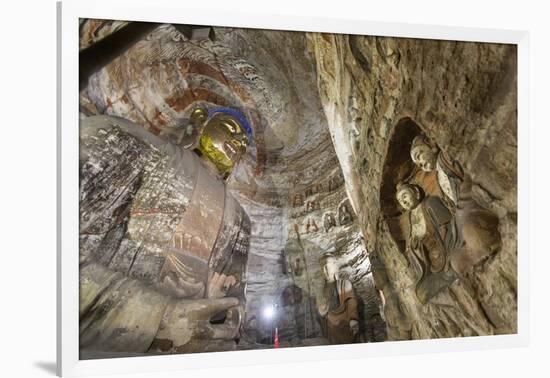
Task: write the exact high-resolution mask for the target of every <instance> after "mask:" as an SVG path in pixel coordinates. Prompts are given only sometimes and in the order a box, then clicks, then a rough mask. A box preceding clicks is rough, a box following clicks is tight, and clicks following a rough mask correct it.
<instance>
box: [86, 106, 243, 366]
mask: <svg viewBox="0 0 550 378" xmlns="http://www.w3.org/2000/svg"><path fill="white" fill-rule="evenodd" d="M204 208H208V209H209V211H208V212H205V211H203V209H204ZM249 234H250V221H249V219H248V217H247V215H246V213H245V212H244V211H243V209H242V208H241V207H240V205H239V204H238V203H237V202H236V201H235V199H234V198H233V197H232V196H231V194H230V193H229V192H228V191H227V190H226V188H225V185H224V183H223V182H221V181H220V180H218V179H216V178H215V177H213V176H211V175H209V174H208V172H206V171H205V169H204V167H203V166H202V163H201V161H200V159H199V158H198V157H197V156H196V155H195V154H193V153H192V152H190V151H186V150H184V149H182V148H181V147H178V146H174V145H172V144H170V143H166V142H165V141H163V140H162V139H160V138H159V137H157V136H155V135H153V134H151V133H150V132H148V131H147V130H145V129H144V128H142V127H140V126H138V125H136V124H133V123H131V122H129V121H126V120H123V119H120V118H115V117H107V116H97V117H90V118H86V119H83V120H81V125H80V334H79V340H80V348H81V353H84V356H85V355H86V353H92V354H93V353H96V352H100V353H103V355H105V354H108V353H159V352H160V353H181V352H204V351H210V350H231V349H235V347H236V340H237V339H238V337H239V328H240V323H241V313H242V312H243V310H244V305H245V298H244V289H245V285H246V279H245V271H246V269H245V268H246V262H247V254H248V237H249ZM81 355H82V354H81Z"/></svg>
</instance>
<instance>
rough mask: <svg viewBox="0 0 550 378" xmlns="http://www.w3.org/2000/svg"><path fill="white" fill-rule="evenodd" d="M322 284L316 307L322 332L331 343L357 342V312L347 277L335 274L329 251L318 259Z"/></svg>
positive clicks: (332, 258) (335, 270)
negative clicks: (321, 269) (321, 272)
mask: <svg viewBox="0 0 550 378" xmlns="http://www.w3.org/2000/svg"><path fill="white" fill-rule="evenodd" d="M320 263H321V266H323V274H324V278H325V283H324V287H323V292H322V296H321V298H320V300H319V304H318V310H319V314H320V316H321V328H322V330H323V334H324V335H325V337H326V338H327V339H328V340H329V342H330V343H331V344H349V343H353V342H356V341H357V338H358V334H359V312H358V310H357V304H358V302H357V297H356V296H355V292H354V291H353V286H352V284H351V282H350V280H348V279H341V278H340V277H339V275H338V270H339V269H338V263H337V261H336V258H335V256H334V255H333V254H331V253H325V254H324V255H323V256H322V257H321V260H320Z"/></svg>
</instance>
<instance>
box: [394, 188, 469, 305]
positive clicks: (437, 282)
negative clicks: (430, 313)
mask: <svg viewBox="0 0 550 378" xmlns="http://www.w3.org/2000/svg"><path fill="white" fill-rule="evenodd" d="M396 198H397V201H398V202H399V205H400V206H401V207H402V208H403V209H404V210H405V211H406V212H407V213H406V215H407V217H408V221H409V222H408V224H409V229H408V232H407V235H406V236H407V250H406V253H407V258H408V260H409V263H410V266H411V268H412V269H413V271H414V273H415V275H416V283H415V284H416V295H417V297H418V300H419V301H420V302H422V303H427V302H428V301H429V300H430V299H431V298H433V297H434V296H435V295H437V294H438V293H439V292H441V291H442V290H444V289H446V288H447V287H449V286H450V285H451V284H452V283H453V282H455V281H456V280H457V278H458V276H457V274H456V272H455V271H454V270H453V269H452V267H451V266H450V262H451V255H452V254H453V253H455V252H456V250H457V249H461V248H462V247H463V242H462V239H461V235H460V232H459V230H458V227H457V224H456V222H455V219H454V217H453V214H452V213H451V212H450V210H449V209H448V208H447V207H446V206H445V204H444V202H443V201H442V200H441V199H440V198H439V197H434V196H425V195H424V192H423V191H422V189H421V188H420V187H419V186H418V185H413V184H407V183H405V184H400V185H399V186H398V187H397V192H396Z"/></svg>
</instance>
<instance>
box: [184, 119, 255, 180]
mask: <svg viewBox="0 0 550 378" xmlns="http://www.w3.org/2000/svg"><path fill="white" fill-rule="evenodd" d="M195 113H197V114H195ZM193 116H196V117H197V118H203V114H202V113H200V112H199V111H198V110H197V111H195V112H194V113H193V115H192V118H193ZM247 146H248V137H247V135H246V134H245V132H244V131H243V127H242V126H241V125H240V123H239V122H238V121H237V120H236V119H235V118H234V117H233V116H231V115H228V114H224V113H218V114H215V115H214V116H212V118H210V119H209V120H208V121H207V122H206V125H205V126H204V129H203V131H202V134H201V136H200V139H199V150H200V151H201V153H202V154H203V155H204V156H205V157H206V158H208V159H209V160H210V161H211V162H212V163H214V164H215V165H216V167H217V168H218V170H219V171H220V172H221V173H228V172H230V171H231V169H232V168H233V166H234V165H235V164H236V163H237V162H238V161H239V159H240V158H241V156H242V155H243V154H244V153H245V152H246V147H247Z"/></svg>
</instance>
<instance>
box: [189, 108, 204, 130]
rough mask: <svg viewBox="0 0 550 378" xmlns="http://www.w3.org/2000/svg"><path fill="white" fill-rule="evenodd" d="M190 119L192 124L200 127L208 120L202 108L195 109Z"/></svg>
mask: <svg viewBox="0 0 550 378" xmlns="http://www.w3.org/2000/svg"><path fill="white" fill-rule="evenodd" d="M190 119H191V122H192V123H193V124H195V125H197V126H201V125H203V124H204V123H205V122H206V120H207V119H208V111H207V110H206V109H204V108H197V109H195V110H193V112H192V113H191V117H190Z"/></svg>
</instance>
